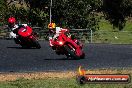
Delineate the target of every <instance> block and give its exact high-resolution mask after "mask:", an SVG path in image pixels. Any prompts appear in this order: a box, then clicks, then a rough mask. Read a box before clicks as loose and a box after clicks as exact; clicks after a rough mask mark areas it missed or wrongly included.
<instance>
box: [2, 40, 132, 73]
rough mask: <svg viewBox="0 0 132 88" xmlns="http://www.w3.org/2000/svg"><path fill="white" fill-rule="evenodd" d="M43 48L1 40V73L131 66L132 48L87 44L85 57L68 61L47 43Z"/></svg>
mask: <svg viewBox="0 0 132 88" xmlns="http://www.w3.org/2000/svg"><path fill="white" fill-rule="evenodd" d="M40 44H41V47H42V48H41V49H22V48H21V47H20V46H19V45H16V44H15V43H14V41H13V40H0V72H32V71H66V70H77V68H78V66H80V65H82V66H83V67H85V69H93V68H115V67H118V68H127V67H132V45H111V44H85V46H84V51H85V53H86V58H85V59H81V60H72V59H67V58H65V56H63V55H61V56H58V55H56V54H55V52H54V51H53V50H52V49H51V48H50V47H49V44H48V42H45V41H40Z"/></svg>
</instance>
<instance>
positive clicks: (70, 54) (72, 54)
mask: <svg viewBox="0 0 132 88" xmlns="http://www.w3.org/2000/svg"><path fill="white" fill-rule="evenodd" d="M64 48H65V50H66V51H67V53H66V56H67V57H68V58H69V57H71V58H74V59H80V57H79V56H77V55H76V54H75V51H74V50H73V49H71V48H70V47H69V46H68V45H65V46H64Z"/></svg>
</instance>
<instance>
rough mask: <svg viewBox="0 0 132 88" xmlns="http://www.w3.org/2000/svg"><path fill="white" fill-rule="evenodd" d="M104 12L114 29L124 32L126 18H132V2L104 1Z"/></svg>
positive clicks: (120, 0)
mask: <svg viewBox="0 0 132 88" xmlns="http://www.w3.org/2000/svg"><path fill="white" fill-rule="evenodd" d="M102 7H103V9H102V11H103V12H104V14H105V18H106V19H108V20H109V21H110V23H111V24H112V25H113V26H114V27H118V28H119V30H122V29H123V27H124V26H125V23H126V18H127V17H130V16H132V0H103V6H102Z"/></svg>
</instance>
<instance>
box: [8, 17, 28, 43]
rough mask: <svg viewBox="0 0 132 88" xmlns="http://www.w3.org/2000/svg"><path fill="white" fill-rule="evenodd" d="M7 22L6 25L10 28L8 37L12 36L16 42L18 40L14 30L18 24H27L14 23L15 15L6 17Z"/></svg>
mask: <svg viewBox="0 0 132 88" xmlns="http://www.w3.org/2000/svg"><path fill="white" fill-rule="evenodd" d="M8 23H9V25H8V26H9V28H10V29H11V32H10V34H9V37H10V38H14V40H15V42H16V43H17V41H18V40H17V39H16V37H17V33H14V31H16V30H18V28H19V27H20V26H24V27H26V26H27V24H21V25H18V24H16V18H15V17H10V18H9V19H8Z"/></svg>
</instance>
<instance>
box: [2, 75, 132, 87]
mask: <svg viewBox="0 0 132 88" xmlns="http://www.w3.org/2000/svg"><path fill="white" fill-rule="evenodd" d="M131 87H132V83H129V84H84V85H79V84H77V81H76V78H75V77H73V78H70V79H67V78H54V79H51V78H49V79H38V80H27V79H19V80H16V81H13V82H2V83H0V88H131Z"/></svg>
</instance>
